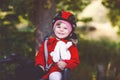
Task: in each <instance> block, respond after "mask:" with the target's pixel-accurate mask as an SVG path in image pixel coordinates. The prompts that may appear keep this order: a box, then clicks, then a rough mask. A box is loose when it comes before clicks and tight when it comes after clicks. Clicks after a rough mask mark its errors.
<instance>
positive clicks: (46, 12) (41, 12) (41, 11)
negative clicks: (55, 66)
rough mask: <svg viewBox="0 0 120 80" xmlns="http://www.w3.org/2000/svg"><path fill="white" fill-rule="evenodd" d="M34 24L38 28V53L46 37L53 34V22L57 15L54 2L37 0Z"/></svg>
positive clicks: (36, 37) (52, 0)
mask: <svg viewBox="0 0 120 80" xmlns="http://www.w3.org/2000/svg"><path fill="white" fill-rule="evenodd" d="M34 4H35V6H34V11H33V15H34V23H35V27H36V32H35V33H36V36H35V41H36V52H37V51H38V49H39V46H40V44H41V42H42V41H43V39H44V37H45V36H46V35H47V34H48V33H50V32H51V22H52V18H53V16H54V15H55V1H54V0H35V2H34Z"/></svg>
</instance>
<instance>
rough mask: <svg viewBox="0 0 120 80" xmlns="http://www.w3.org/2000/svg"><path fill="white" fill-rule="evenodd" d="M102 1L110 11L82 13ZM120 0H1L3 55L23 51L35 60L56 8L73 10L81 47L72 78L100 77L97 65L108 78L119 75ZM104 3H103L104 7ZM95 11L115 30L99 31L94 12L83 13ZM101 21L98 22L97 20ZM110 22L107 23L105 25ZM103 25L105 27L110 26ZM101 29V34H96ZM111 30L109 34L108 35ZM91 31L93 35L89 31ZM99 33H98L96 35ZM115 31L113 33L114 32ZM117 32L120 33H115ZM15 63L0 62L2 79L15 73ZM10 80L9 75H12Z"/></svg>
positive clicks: (91, 79) (0, 51)
mask: <svg viewBox="0 0 120 80" xmlns="http://www.w3.org/2000/svg"><path fill="white" fill-rule="evenodd" d="M95 1H98V2H99V1H100V3H101V5H103V6H104V7H105V8H106V9H107V10H108V13H107V14H106V16H100V17H97V16H98V15H99V14H98V13H104V12H103V11H99V9H98V7H97V6H98V5H97V6H96V9H97V10H98V11H97V12H98V13H95V12H94V11H91V10H90V11H89V12H88V13H83V12H84V10H85V9H86V7H87V6H89V5H90V4H95V3H93V2H95ZM119 3H120V0H28V1H27V0H0V59H3V58H5V57H6V56H7V55H10V54H12V53H16V54H20V55H23V56H25V57H27V58H29V59H30V60H34V57H35V54H36V52H37V50H38V49H39V46H40V44H41V42H42V41H43V38H44V36H45V35H47V34H48V33H49V32H50V31H51V30H50V29H49V28H50V25H51V22H52V18H53V16H54V15H55V13H56V12H57V11H60V10H68V11H71V12H72V13H73V14H74V15H75V16H76V19H77V28H76V33H77V34H78V45H77V46H78V49H79V55H80V60H81V64H80V65H79V66H78V67H77V68H76V69H75V70H73V71H72V73H71V74H72V79H73V80H99V79H97V75H98V66H99V65H101V66H102V68H103V69H102V70H103V76H104V77H105V78H106V80H119V79H120V64H119V62H120V58H119V57H120V38H119V35H120V34H119V33H120V10H119V7H120V5H119ZM103 6H102V7H103ZM90 12H93V13H95V14H96V15H94V17H96V18H102V19H103V20H102V21H100V22H99V23H101V22H103V23H105V20H106V18H107V21H109V23H110V24H111V27H112V31H114V32H115V35H112V34H113V33H112V32H110V31H103V32H102V31H101V32H100V31H99V30H97V29H98V28H97V27H95V26H96V25H90V24H89V23H91V22H94V23H96V22H95V20H94V18H93V17H91V16H88V17H84V16H83V17H81V16H80V18H79V15H80V14H88V15H89V14H90ZM97 23H98V22H97ZM104 26H107V25H104ZM100 27H102V29H103V30H105V29H107V30H108V28H104V27H103V26H100ZM95 31H98V32H99V33H100V34H101V33H102V35H101V36H99V35H97V33H95ZM104 32H109V33H108V34H109V36H106V34H107V33H104ZM89 34H91V35H92V37H91V35H89ZM94 34H96V35H94ZM111 35H112V36H111ZM116 36H117V37H116ZM14 68H15V65H14V64H9V65H8V64H0V80H5V73H6V72H9V74H10V75H11V76H13V77H14ZM9 80H10V79H9Z"/></svg>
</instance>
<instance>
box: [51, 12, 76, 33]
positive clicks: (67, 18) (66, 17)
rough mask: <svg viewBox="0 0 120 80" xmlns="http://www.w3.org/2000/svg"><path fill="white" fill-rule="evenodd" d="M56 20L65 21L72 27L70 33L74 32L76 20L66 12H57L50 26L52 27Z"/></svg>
mask: <svg viewBox="0 0 120 80" xmlns="http://www.w3.org/2000/svg"><path fill="white" fill-rule="evenodd" d="M57 20H65V21H68V22H70V24H71V25H72V31H74V29H75V27H76V20H75V17H74V15H73V14H72V13H70V12H67V11H60V12H58V13H57V14H56V15H55V17H54V18H53V22H52V26H53V25H54V23H55V22H56V21H57Z"/></svg>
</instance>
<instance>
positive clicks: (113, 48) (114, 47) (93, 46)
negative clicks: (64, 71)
mask: <svg viewBox="0 0 120 80" xmlns="http://www.w3.org/2000/svg"><path fill="white" fill-rule="evenodd" d="M78 49H79V53H80V54H79V55H80V59H81V64H80V65H79V67H78V68H77V69H76V70H75V71H74V72H75V73H77V75H76V74H75V75H74V73H73V74H72V75H73V77H74V76H76V77H79V78H80V79H88V78H89V79H90V78H91V77H92V74H93V73H94V74H95V75H96V71H97V67H96V66H97V65H98V64H103V65H104V68H105V73H106V72H107V66H108V64H109V63H111V67H110V70H113V69H114V68H116V70H117V71H116V72H115V74H119V71H120V65H119V61H120V59H119V57H120V53H119V52H120V42H118V43H117V42H111V41H108V40H101V41H90V40H84V39H79V43H78ZM78 73H79V74H78ZM113 74H114V73H113ZM105 75H106V74H105ZM85 76H88V77H87V78H86V77H85ZM116 76H117V75H116ZM74 78H75V77H74ZM75 79H76V78H75ZM89 79H88V80H89ZM76 80H79V79H78V78H77V79H76Z"/></svg>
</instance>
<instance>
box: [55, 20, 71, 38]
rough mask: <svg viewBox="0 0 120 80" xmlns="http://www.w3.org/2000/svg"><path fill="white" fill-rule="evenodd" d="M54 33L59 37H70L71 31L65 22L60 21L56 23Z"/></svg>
mask: <svg viewBox="0 0 120 80" xmlns="http://www.w3.org/2000/svg"><path fill="white" fill-rule="evenodd" d="M54 33H55V35H56V37H57V38H59V39H62V38H66V37H68V36H69V34H70V33H71V32H70V31H69V29H68V26H67V25H66V24H65V23H62V22H60V23H57V24H56V25H55V28H54Z"/></svg>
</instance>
